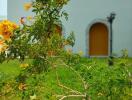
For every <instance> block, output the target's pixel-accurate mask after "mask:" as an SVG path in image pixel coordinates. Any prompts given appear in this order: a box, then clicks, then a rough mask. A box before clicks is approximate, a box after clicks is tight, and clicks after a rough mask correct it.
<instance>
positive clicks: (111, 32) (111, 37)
mask: <svg viewBox="0 0 132 100" xmlns="http://www.w3.org/2000/svg"><path fill="white" fill-rule="evenodd" d="M115 15H116V14H115V13H114V12H112V13H110V16H108V17H107V20H108V22H109V23H110V56H109V65H110V66H111V65H113V64H114V63H113V55H112V50H113V29H112V24H113V21H114V19H115Z"/></svg>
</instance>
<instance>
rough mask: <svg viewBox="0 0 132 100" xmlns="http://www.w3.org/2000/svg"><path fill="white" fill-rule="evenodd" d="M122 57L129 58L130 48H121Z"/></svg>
mask: <svg viewBox="0 0 132 100" xmlns="http://www.w3.org/2000/svg"><path fill="white" fill-rule="evenodd" d="M121 57H122V58H128V50H127V49H122V50H121Z"/></svg>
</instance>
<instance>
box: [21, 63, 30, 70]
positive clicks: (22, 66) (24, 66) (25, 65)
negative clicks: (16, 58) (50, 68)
mask: <svg viewBox="0 0 132 100" xmlns="http://www.w3.org/2000/svg"><path fill="white" fill-rule="evenodd" d="M28 66H29V64H27V63H26V64H21V65H20V67H21V68H24V69H26V68H27V67H28Z"/></svg>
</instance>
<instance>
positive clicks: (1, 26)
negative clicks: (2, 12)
mask: <svg viewBox="0 0 132 100" xmlns="http://www.w3.org/2000/svg"><path fill="white" fill-rule="evenodd" d="M16 28H18V26H17V25H16V24H14V23H12V22H10V21H8V20H3V21H2V22H0V35H2V37H3V38H4V40H10V37H11V36H12V35H13V31H14V30H15V29H16Z"/></svg>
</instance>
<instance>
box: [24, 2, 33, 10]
mask: <svg viewBox="0 0 132 100" xmlns="http://www.w3.org/2000/svg"><path fill="white" fill-rule="evenodd" d="M31 7H32V3H25V4H24V9H25V10H26V11H28V10H29V9H30V8H31Z"/></svg>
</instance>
